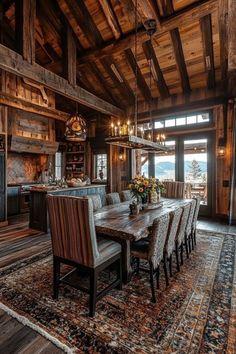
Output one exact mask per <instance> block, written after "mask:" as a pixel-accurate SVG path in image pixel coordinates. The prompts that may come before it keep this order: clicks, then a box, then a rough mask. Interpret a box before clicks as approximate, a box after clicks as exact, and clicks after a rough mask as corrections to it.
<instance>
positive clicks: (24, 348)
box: [0, 214, 236, 354]
mask: <svg viewBox="0 0 236 354" xmlns="http://www.w3.org/2000/svg"><path fill="white" fill-rule="evenodd" d="M198 228H200V229H205V230H208V231H213V232H214V231H215V232H229V233H236V226H228V225H226V224H224V223H222V222H217V221H210V220H207V219H200V220H199V222H198ZM50 247H51V243H50V236H49V235H48V234H42V233H40V232H38V231H36V230H33V229H29V228H28V215H27V214H23V215H20V216H18V217H12V218H10V219H9V225H8V226H6V227H4V228H1V229H0V268H3V267H6V266H9V265H10V264H13V263H15V262H16V261H19V260H21V259H24V258H27V257H30V256H33V255H35V254H37V253H40V252H42V251H46V250H48V249H50ZM16 353H19V354H39V353H40V354H54V353H55V354H59V353H63V351H62V350H61V349H59V348H58V347H56V346H55V345H54V344H52V343H51V342H50V341H48V340H47V339H45V338H44V337H43V336H41V335H40V334H38V333H37V332H36V331H34V330H32V329H31V328H29V327H27V326H24V325H23V324H21V323H19V322H18V321H17V320H16V319H14V318H12V317H11V316H9V315H8V314H7V313H6V312H4V311H2V310H0V354H16Z"/></svg>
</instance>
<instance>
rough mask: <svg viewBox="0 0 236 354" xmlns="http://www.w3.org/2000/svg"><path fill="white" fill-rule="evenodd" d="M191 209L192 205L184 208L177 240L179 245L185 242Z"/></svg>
mask: <svg viewBox="0 0 236 354" xmlns="http://www.w3.org/2000/svg"><path fill="white" fill-rule="evenodd" d="M190 207H191V204H187V205H185V206H184V207H183V213H182V215H181V218H180V223H179V228H178V231H177V234H176V238H175V240H176V242H177V243H178V245H181V243H182V242H183V241H184V235H185V230H186V226H187V222H188V216H189V212H190Z"/></svg>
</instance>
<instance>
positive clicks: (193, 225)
mask: <svg viewBox="0 0 236 354" xmlns="http://www.w3.org/2000/svg"><path fill="white" fill-rule="evenodd" d="M194 199H196V205H195V210H194V214H193V222H192V227H193V228H194V229H196V226H197V218H198V214H199V209H200V202H201V198H200V197H195V198H194Z"/></svg>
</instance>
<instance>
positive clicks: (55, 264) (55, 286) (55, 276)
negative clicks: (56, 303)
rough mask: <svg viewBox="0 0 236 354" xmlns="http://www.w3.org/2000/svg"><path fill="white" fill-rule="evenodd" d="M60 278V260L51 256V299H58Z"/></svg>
mask: <svg viewBox="0 0 236 354" xmlns="http://www.w3.org/2000/svg"><path fill="white" fill-rule="evenodd" d="M59 279H60V261H59V260H58V259H57V257H53V299H55V300H57V299H58V293H59V283H60V281H59Z"/></svg>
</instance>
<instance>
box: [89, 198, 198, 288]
mask: <svg viewBox="0 0 236 354" xmlns="http://www.w3.org/2000/svg"><path fill="white" fill-rule="evenodd" d="M190 201H191V199H170V198H162V200H161V204H160V205H159V206H158V205H157V206H156V207H155V206H154V207H153V206H150V207H148V208H147V209H144V210H142V211H140V213H139V214H138V215H130V209H129V204H130V202H123V203H119V204H113V205H107V206H104V207H103V208H102V209H100V210H98V211H97V212H95V213H94V221H95V227H96V232H97V234H98V235H99V234H101V235H103V236H105V237H108V238H111V239H113V240H115V241H117V242H119V243H120V244H121V246H122V260H123V262H122V266H123V281H124V283H127V282H128V281H129V280H130V278H131V275H132V268H131V264H130V242H132V241H137V240H139V239H141V238H145V237H147V236H148V234H149V232H150V227H151V226H152V223H153V220H154V219H156V218H158V217H160V216H161V215H163V214H166V213H170V212H171V211H173V210H175V209H177V208H179V207H182V206H184V205H186V204H188V203H190Z"/></svg>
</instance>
